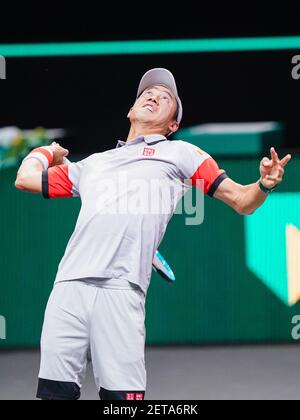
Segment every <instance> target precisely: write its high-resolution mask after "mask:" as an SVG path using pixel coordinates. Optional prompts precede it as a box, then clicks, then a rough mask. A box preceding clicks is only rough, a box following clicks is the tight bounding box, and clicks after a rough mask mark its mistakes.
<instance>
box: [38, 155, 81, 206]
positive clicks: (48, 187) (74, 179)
mask: <svg viewBox="0 0 300 420" xmlns="http://www.w3.org/2000/svg"><path fill="white" fill-rule="evenodd" d="M83 165H84V160H82V161H79V162H72V163H69V164H62V165H57V166H53V167H51V168H49V169H47V170H45V171H43V173H42V193H43V196H44V197H45V198H68V197H78V196H80V193H79V181H80V176H81V171H82V168H83Z"/></svg>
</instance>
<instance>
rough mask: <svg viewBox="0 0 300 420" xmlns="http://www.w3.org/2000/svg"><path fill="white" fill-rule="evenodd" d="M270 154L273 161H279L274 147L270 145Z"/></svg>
mask: <svg viewBox="0 0 300 420" xmlns="http://www.w3.org/2000/svg"><path fill="white" fill-rule="evenodd" d="M271 156H272V161H273V162H274V163H279V157H278V154H277V152H276V150H275V149H274V147H271Z"/></svg>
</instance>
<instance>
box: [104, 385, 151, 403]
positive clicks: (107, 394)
mask: <svg viewBox="0 0 300 420" xmlns="http://www.w3.org/2000/svg"><path fill="white" fill-rule="evenodd" d="M99 396H100V399H101V400H111V401H112V400H143V399H144V397H145V391H109V390H107V389H104V388H100V391H99Z"/></svg>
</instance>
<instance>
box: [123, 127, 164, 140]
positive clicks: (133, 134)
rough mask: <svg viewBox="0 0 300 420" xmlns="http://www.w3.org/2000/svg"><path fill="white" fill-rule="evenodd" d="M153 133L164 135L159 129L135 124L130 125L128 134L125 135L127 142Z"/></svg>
mask: <svg viewBox="0 0 300 420" xmlns="http://www.w3.org/2000/svg"><path fill="white" fill-rule="evenodd" d="M153 134H157V135H159V134H160V135H162V136H163V135H164V134H163V133H162V132H161V130H158V129H157V128H147V127H141V126H139V127H137V126H131V127H130V130H129V134H128V137H127V142H129V141H131V140H134V139H136V138H137V137H140V136H150V135H153Z"/></svg>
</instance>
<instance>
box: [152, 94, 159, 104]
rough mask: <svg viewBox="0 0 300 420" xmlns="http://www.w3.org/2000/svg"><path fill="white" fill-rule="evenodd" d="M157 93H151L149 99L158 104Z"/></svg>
mask: <svg viewBox="0 0 300 420" xmlns="http://www.w3.org/2000/svg"><path fill="white" fill-rule="evenodd" d="M158 100H159V95H152V96H151V98H150V101H152V102H155V103H156V105H158Z"/></svg>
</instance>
